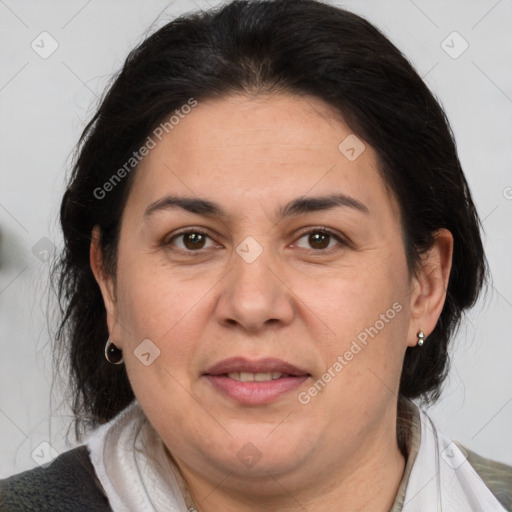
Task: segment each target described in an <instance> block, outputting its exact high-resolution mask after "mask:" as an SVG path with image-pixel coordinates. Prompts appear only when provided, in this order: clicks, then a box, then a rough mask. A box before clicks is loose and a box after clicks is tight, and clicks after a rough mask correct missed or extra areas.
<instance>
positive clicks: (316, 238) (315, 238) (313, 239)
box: [296, 229, 345, 252]
mask: <svg viewBox="0 0 512 512" xmlns="http://www.w3.org/2000/svg"><path fill="white" fill-rule="evenodd" d="M296 244H297V246H298V247H301V248H303V249H312V250H319V251H323V250H326V249H327V250H330V249H333V250H335V249H336V245H339V246H343V245H345V244H344V242H343V240H342V239H341V238H340V237H339V236H337V235H336V234H334V233H331V232H330V231H327V230H325V229H317V230H314V231H308V232H306V233H304V234H303V235H302V236H301V237H300V238H299V240H298V242H296ZM325 252H327V251H325Z"/></svg>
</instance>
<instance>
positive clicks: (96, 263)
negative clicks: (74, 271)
mask: <svg viewBox="0 0 512 512" xmlns="http://www.w3.org/2000/svg"><path fill="white" fill-rule="evenodd" d="M100 240H101V230H100V227H99V226H98V225H96V226H94V227H93V229H92V234H91V247H90V251H89V259H90V264H91V269H92V272H93V274H94V277H95V279H96V282H97V283H98V285H99V287H100V290H101V294H102V296H103V302H104V304H105V310H106V313H107V325H108V332H109V333H110V339H111V340H112V341H113V342H114V343H115V344H116V345H117V346H118V347H119V348H121V347H120V344H118V343H119V341H120V340H117V339H116V338H117V336H115V327H116V325H118V320H117V302H116V296H115V283H114V279H113V277H112V276H110V275H108V273H107V272H106V271H105V268H104V261H103V251H102V249H101V245H100ZM105 341H107V340H105Z"/></svg>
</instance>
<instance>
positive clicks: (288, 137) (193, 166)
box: [129, 95, 393, 212]
mask: <svg viewBox="0 0 512 512" xmlns="http://www.w3.org/2000/svg"><path fill="white" fill-rule="evenodd" d="M153 138H154V139H155V142H156V145H155V147H154V148H153V149H152V150H151V151H150V152H149V154H148V155H147V156H146V157H145V158H144V160H143V161H142V162H141V164H140V165H139V168H138V170H137V172H136V177H135V181H134V184H133V189H132V193H131V194H130V198H129V202H130V201H131V202H132V203H134V202H135V203H136V204H134V205H133V206H135V207H136V208H137V209H141V208H144V207H147V204H148V203H149V202H152V201H155V200H157V199H158V198H159V197H161V196H162V195H164V194H165V193H167V194H173V195H176V194H186V195H187V196H194V195H196V196H201V197H205V195H206V196H208V197H210V198H211V199H213V200H215V201H220V202H223V203H226V200H227V201H228V203H227V204H226V209H227V210H229V209H230V208H231V209H232V210H233V211H234V210H235V209H236V208H238V209H239V212H240V211H242V210H244V209H247V208H248V207H249V205H252V208H254V205H258V206H261V208H263V209H264V208H265V205H266V204H269V203H270V202H273V203H274V204H275V203H276V202H278V203H280V204H284V202H286V201H287V200H289V199H290V198H295V197H300V196H306V195H308V194H311V195H319V194H325V193H333V192H339V193H345V194H350V195H351V196H354V197H355V198H357V199H358V200H359V201H361V202H363V203H366V204H370V203H373V205H374V206H372V208H373V209H375V208H377V209H378V208H382V207H384V206H386V205H384V204H380V205H377V206H375V201H377V203H379V201H380V203H382V201H384V202H387V203H389V204H388V205H387V206H391V207H392V206H393V205H392V204H391V202H392V198H390V197H389V195H388V193H387V189H386V187H385V186H384V183H383V182H382V179H381V177H380V173H379V172H378V163H377V157H376V154H375V152H374V150H373V149H372V148H371V147H370V146H369V145H368V144H365V143H364V141H362V140H361V139H359V138H357V137H356V136H355V134H353V132H352V130H351V129H350V127H349V126H348V125H347V124H346V123H345V122H344V121H343V119H342V118H341V117H340V116H339V115H338V114H337V112H335V111H334V109H333V107H331V106H329V105H327V104H326V103H324V102H323V101H322V100H320V99H318V98H315V97H309V96H308V97H299V96H290V95H268V96H256V97H251V96H245V95H244V96H243V95H232V96H227V97H224V98H222V99H216V100H207V101H198V104H197V106H195V107H194V108H193V109H191V111H190V113H188V114H186V115H183V117H181V118H180V119H179V122H178V123H177V124H174V125H173V127H172V129H168V133H166V132H165V131H164V133H163V135H161V136H160V138H161V140H158V139H156V138H155V137H154V136H153ZM340 145H341V146H340ZM347 149H348V150H349V151H348V152H347ZM352 150H353V151H352ZM354 156H356V158H354ZM134 190H136V193H135V194H134V193H133V191H134ZM272 209H274V207H273V208H272Z"/></svg>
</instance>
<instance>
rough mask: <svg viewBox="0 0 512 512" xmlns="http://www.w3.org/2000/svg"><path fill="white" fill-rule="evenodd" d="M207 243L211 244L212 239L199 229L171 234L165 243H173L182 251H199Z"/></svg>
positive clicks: (205, 246)
mask: <svg viewBox="0 0 512 512" xmlns="http://www.w3.org/2000/svg"><path fill="white" fill-rule="evenodd" d="M208 243H209V244H210V246H212V244H213V240H211V238H210V237H209V236H208V235H207V234H205V233H201V232H200V231H186V232H183V233H179V234H177V235H175V236H173V237H172V238H171V239H170V240H169V242H168V244H167V245H174V246H176V247H177V248H178V249H181V250H183V251H200V250H201V249H205V248H207V247H208V245H207V244H208ZM213 245H214V244H213Z"/></svg>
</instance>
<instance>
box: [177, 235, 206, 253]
mask: <svg viewBox="0 0 512 512" xmlns="http://www.w3.org/2000/svg"><path fill="white" fill-rule="evenodd" d="M182 236H183V243H184V245H185V247H186V248H187V249H192V250H194V249H202V248H203V246H204V242H205V239H206V237H205V236H204V235H203V234H202V233H185V234H184V235H182Z"/></svg>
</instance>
